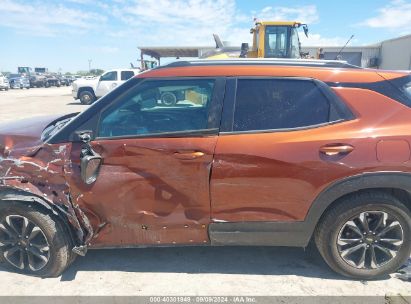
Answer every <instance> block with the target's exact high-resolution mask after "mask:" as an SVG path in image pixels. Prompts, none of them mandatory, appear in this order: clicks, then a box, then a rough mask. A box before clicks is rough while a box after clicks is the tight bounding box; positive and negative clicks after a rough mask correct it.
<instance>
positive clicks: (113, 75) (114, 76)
mask: <svg viewBox="0 0 411 304" xmlns="http://www.w3.org/2000/svg"><path fill="white" fill-rule="evenodd" d="M116 80H117V72H108V73H106V74H104V75H103V76H101V78H100V81H116Z"/></svg>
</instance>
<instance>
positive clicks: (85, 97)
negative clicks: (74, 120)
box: [79, 91, 96, 105]
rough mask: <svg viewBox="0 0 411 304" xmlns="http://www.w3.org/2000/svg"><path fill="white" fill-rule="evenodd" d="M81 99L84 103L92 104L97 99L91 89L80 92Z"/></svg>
mask: <svg viewBox="0 0 411 304" xmlns="http://www.w3.org/2000/svg"><path fill="white" fill-rule="evenodd" d="M79 99H80V102H81V103H82V104H83V105H91V104H92V103H93V102H94V101H95V100H96V97H95V96H94V94H93V92H91V91H82V92H81V93H80V94H79Z"/></svg>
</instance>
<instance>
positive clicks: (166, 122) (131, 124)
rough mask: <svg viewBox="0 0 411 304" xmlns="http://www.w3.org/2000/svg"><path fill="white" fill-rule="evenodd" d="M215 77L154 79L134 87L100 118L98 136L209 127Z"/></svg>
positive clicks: (131, 134)
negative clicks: (209, 111) (209, 112)
mask: <svg viewBox="0 0 411 304" xmlns="http://www.w3.org/2000/svg"><path fill="white" fill-rule="evenodd" d="M213 88H214V80H210V79H198V80H192V79H191V80H187V79H186V80H151V81H146V82H144V83H142V84H140V85H137V86H136V87H135V88H134V89H131V90H130V91H129V92H128V93H126V94H125V95H124V96H122V97H120V100H118V102H116V104H115V105H113V106H111V107H110V108H108V109H107V110H105V111H104V112H103V114H102V116H101V119H100V126H99V132H98V133H99V136H100V137H112V136H127V135H130V136H136V135H137V136H138V135H148V134H158V133H168V132H189V131H198V130H203V129H207V125H208V108H209V105H210V103H211V99H212V94H213Z"/></svg>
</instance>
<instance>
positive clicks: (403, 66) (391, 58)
mask: <svg viewBox="0 0 411 304" xmlns="http://www.w3.org/2000/svg"><path fill="white" fill-rule="evenodd" d="M320 48H322V51H323V54H324V59H336V57H337V55H338V54H339V51H340V50H341V48H342V47H341V46H340V47H335V46H333V47H327V46H317V47H316V46H307V47H304V46H303V47H302V49H303V51H304V52H308V53H309V54H310V56H311V57H315V56H316V55H317V52H318V50H319V49H320ZM340 56H341V59H342V60H346V61H348V62H349V63H351V64H354V65H358V66H362V67H366V68H380V69H387V70H411V35H407V36H402V37H398V38H394V39H390V40H385V41H382V42H380V43H377V44H374V45H369V46H355V47H346V48H345V49H344V50H343V51H342V52H341V54H340Z"/></svg>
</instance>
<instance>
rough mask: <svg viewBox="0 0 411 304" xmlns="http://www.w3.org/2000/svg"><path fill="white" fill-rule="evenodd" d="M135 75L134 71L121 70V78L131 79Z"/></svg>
mask: <svg viewBox="0 0 411 304" xmlns="http://www.w3.org/2000/svg"><path fill="white" fill-rule="evenodd" d="M133 76H134V72H133V71H121V80H129V79H130V78H131V77H133Z"/></svg>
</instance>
